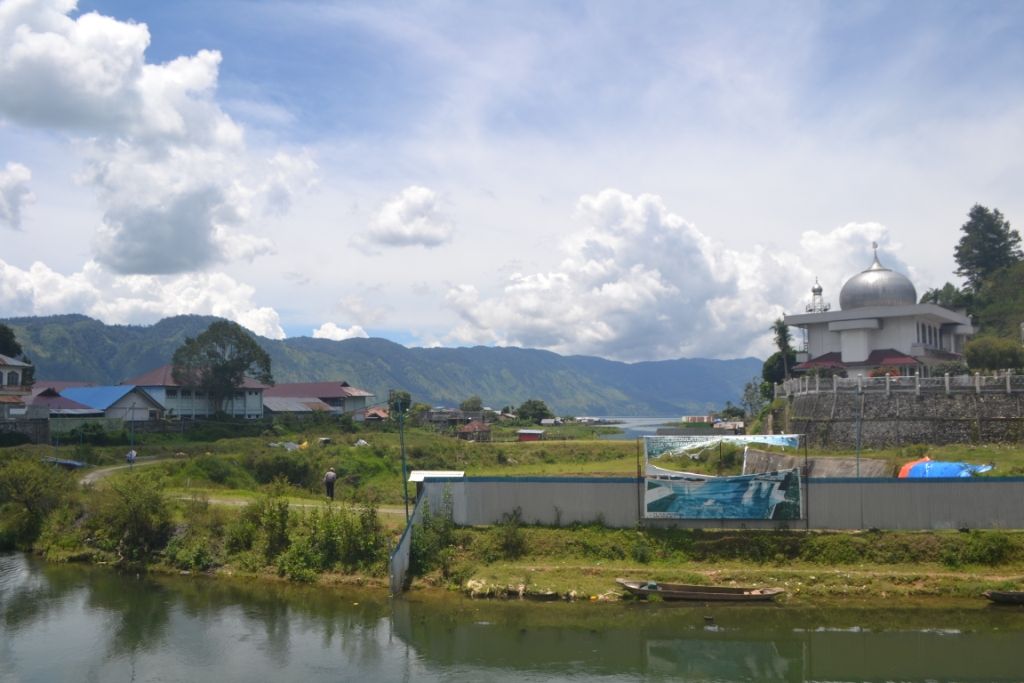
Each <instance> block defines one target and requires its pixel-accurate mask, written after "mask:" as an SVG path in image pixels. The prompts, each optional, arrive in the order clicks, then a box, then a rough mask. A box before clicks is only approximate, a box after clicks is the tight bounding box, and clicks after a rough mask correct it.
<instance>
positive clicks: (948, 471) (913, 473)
mask: <svg viewBox="0 0 1024 683" xmlns="http://www.w3.org/2000/svg"><path fill="white" fill-rule="evenodd" d="M991 469H992V465H972V464H971V463H969V462H942V461H939V460H928V461H925V462H918V463H916V464H914V465H912V466H911V467H910V468H909V469H908V470H907V473H906V475H902V474H901V476H903V478H905V479H926V478H933V477H934V478H940V477H973V476H974V475H975V474H981V473H982V472H988V471H989V470H991Z"/></svg>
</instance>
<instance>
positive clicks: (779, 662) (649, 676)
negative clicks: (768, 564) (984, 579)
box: [0, 555, 1024, 683]
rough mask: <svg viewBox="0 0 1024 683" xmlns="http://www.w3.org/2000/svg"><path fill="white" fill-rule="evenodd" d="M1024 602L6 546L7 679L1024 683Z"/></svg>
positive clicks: (0, 667)
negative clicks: (556, 580) (231, 564)
mask: <svg viewBox="0 0 1024 683" xmlns="http://www.w3.org/2000/svg"><path fill="white" fill-rule="evenodd" d="M1022 645H1024V609H1014V608H1011V609H1001V608H995V607H989V606H985V605H983V603H982V602H981V601H980V600H979V602H978V604H977V605H976V606H971V607H970V608H968V609H961V610H956V611H954V610H891V609H887V610H882V609H873V610H872V609H849V608H846V609H831V610H829V609H815V610H812V609H798V608H792V607H787V606H785V605H763V606H761V605H758V606H753V605H713V606H703V605H697V606H693V605H672V604H660V605H645V604H626V605H618V604H600V605H594V604H585V605H570V604H561V603H556V604H543V605H538V604H529V603H518V602H507V603H506V602H474V601H469V600H466V599H462V598H460V597H458V596H455V595H452V596H445V597H444V598H443V601H441V600H438V599H425V598H416V597H415V596H414V597H413V598H412V599H403V600H396V601H394V602H389V601H387V600H386V599H385V598H382V597H380V596H375V595H368V594H365V593H345V592H338V591H335V590H323V589H316V588H301V587H300V588H295V587H289V586H283V585H275V584H263V583H260V584H241V583H235V582H230V581H220V580H218V581H212V580H205V579H194V578H178V577H171V578H166V577H163V578H152V577H150V578H147V577H136V576H134V575H131V576H122V575H119V574H116V573H114V572H111V571H108V570H105V569H102V568H90V567H68V566H54V565H46V564H39V563H36V562H34V561H33V560H31V559H28V558H25V557H24V556H22V555H6V556H0V682H5V683H6V682H7V681H19V682H21V681H60V680H68V681H71V680H76V681H77V680H84V681H199V680H218V681H262V680H267V681H303V682H306V681H396V680H417V681H419V680H424V681H442V680H443V681H467V682H468V681H473V682H476V681H523V680H525V681H584V680H586V681H591V680H607V681H627V680H628V681H635V680H670V679H677V680H678V679H683V680H688V681H889V680H898V681H1019V680H1021V679H1022V675H1021V672H1022V671H1024V669H1022V667H1021V665H1020V658H1019V651H1020V649H1021V646H1022Z"/></svg>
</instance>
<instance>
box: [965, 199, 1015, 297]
mask: <svg viewBox="0 0 1024 683" xmlns="http://www.w3.org/2000/svg"><path fill="white" fill-rule="evenodd" d="M967 216H968V220H967V222H966V223H964V224H963V226H962V227H961V228H960V230H961V231H962V232H963V233H964V234H963V236H962V237H961V238H960V242H959V243H958V244H957V245H956V251H955V252H954V257H955V258H956V263H957V266H959V267H958V268H957V269H956V274H957V275H960V276H961V277H963V278H965V279H966V280H967V285H966V288H967V289H969V290H970V291H972V292H977V291H979V290H980V289H981V287H982V284H983V283H984V282H985V280H986V279H988V278H989V277H990V276H991V275H992V274H993V273H996V272H998V271H1000V270H1002V269H1003V268H1007V267H1009V266H1012V265H1013V264H1015V263H1018V262H1019V261H1020V260H1021V258H1022V257H1024V255H1022V254H1021V250H1020V233H1018V232H1017V231H1016V230H1012V229H1011V228H1010V223H1009V221H1007V220H1006V219H1005V218H1003V214H1001V213H1000V212H999V210H998V209H992V210H989V209H987V208H985V207H984V206H982V205H981V204H975V205H974V206H973V207H971V210H970V212H968V214H967Z"/></svg>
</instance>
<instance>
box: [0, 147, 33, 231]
mask: <svg viewBox="0 0 1024 683" xmlns="http://www.w3.org/2000/svg"><path fill="white" fill-rule="evenodd" d="M30 180H32V171H30V170H28V168H27V167H25V166H23V165H21V164H19V163H15V162H13V161H9V162H7V165H6V166H5V167H4V169H3V170H2V171H0V225H7V226H8V227H10V228H14V229H15V230H20V229H21V211H22V209H23V208H24V206H25V205H26V204H30V203H32V202H33V201H35V195H33V194H32V191H31V190H30V189H29V187H28V183H29V181H30Z"/></svg>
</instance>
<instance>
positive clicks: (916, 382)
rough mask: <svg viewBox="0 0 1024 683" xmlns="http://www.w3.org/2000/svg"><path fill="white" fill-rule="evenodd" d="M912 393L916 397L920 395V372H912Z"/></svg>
mask: <svg viewBox="0 0 1024 683" xmlns="http://www.w3.org/2000/svg"><path fill="white" fill-rule="evenodd" d="M914 393H915V394H916V395H918V396H920V395H921V371H920V370H914Z"/></svg>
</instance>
